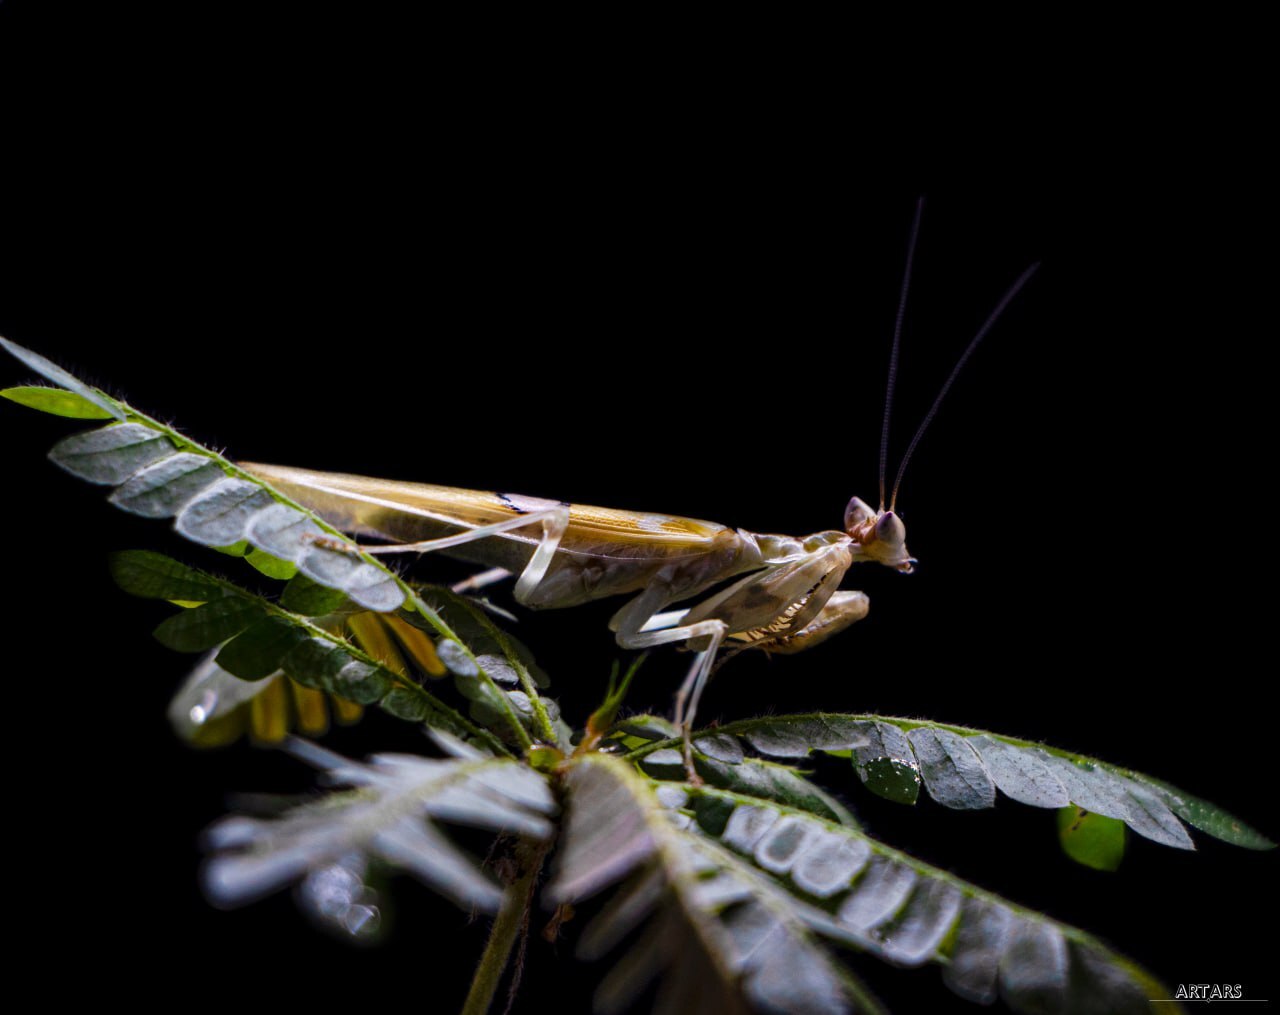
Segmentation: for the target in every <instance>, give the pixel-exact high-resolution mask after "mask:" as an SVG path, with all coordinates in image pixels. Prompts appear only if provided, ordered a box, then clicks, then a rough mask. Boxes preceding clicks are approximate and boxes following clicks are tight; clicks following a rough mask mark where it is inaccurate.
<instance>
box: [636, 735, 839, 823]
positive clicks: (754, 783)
mask: <svg viewBox="0 0 1280 1015" xmlns="http://www.w3.org/2000/svg"><path fill="white" fill-rule="evenodd" d="M710 739H711V738H704V739H702V740H699V741H698V746H699V748H702V747H704V746H705V745H706V744H707V743H708V741H709V740H710ZM729 758H732V754H729ZM693 765H694V770H695V771H696V772H697V773H698V775H699V776H700V777H701V778H703V779H705V780H706V781H707V782H708V783H709V784H710V785H712V786H718V787H719V788H721V789H727V790H731V791H732V792H735V793H743V794H747V795H749V796H754V797H759V798H761V799H765V800H776V801H778V802H779V803H782V804H786V805H787V806H789V807H796V808H798V809H800V810H805V811H811V812H812V813H814V814H819V815H821V816H822V817H824V818H829V819H830V820H832V821H839V822H841V823H842V824H850V825H855V826H856V825H857V822H856V821H855V820H854V818H853V815H852V814H850V813H849V811H848V809H847V808H845V807H844V806H843V805H842V804H841V803H840V802H839V801H838V800H836V799H835V798H834V797H833V796H831V795H830V794H829V793H827V792H825V791H824V790H822V789H821V788H820V787H818V786H816V785H814V784H813V783H812V782H810V781H809V780H808V779H806V778H804V777H803V776H802V775H801V774H800V773H799V772H797V771H796V770H795V769H793V768H788V767H787V766H785V765H778V764H775V763H773V762H769V761H760V760H759V759H757V758H744V757H743V756H742V755H741V754H738V756H737V760H736V761H734V760H721V759H718V758H713V757H709V756H708V755H706V754H704V753H702V752H701V751H696V752H694V756H693ZM641 766H642V767H643V768H644V770H645V771H646V772H647V773H648V774H650V775H652V776H654V778H657V779H662V780H676V781H683V780H684V778H685V769H684V756H683V755H682V754H681V752H680V751H678V750H676V749H674V748H669V749H667V750H663V751H656V752H654V753H653V754H650V755H647V756H646V757H645V758H644V759H643V760H642V761H641Z"/></svg>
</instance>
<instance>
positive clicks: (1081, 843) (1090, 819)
mask: <svg viewBox="0 0 1280 1015" xmlns="http://www.w3.org/2000/svg"><path fill="white" fill-rule="evenodd" d="M1058 840H1059V841H1060V842H1061V843H1062V851H1063V852H1064V853H1066V854H1067V856H1069V857H1071V859H1072V860H1074V861H1075V862H1076V863H1082V864H1084V865H1085V866H1086V867H1092V868H1093V869H1094V870H1100V871H1113V870H1116V869H1117V868H1119V866H1120V861H1121V860H1123V859H1124V847H1125V827H1124V822H1123V821H1117V820H1116V819H1115V818H1104V817H1103V816H1102V815H1101V814H1094V813H1093V812H1092V811H1086V810H1083V809H1082V808H1079V807H1062V808H1060V809H1059V810H1058Z"/></svg>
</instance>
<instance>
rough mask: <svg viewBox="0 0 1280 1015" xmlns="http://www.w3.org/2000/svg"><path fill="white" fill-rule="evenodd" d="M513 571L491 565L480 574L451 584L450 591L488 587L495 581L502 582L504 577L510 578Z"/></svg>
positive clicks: (472, 590) (465, 590) (474, 590)
mask: <svg viewBox="0 0 1280 1015" xmlns="http://www.w3.org/2000/svg"><path fill="white" fill-rule="evenodd" d="M510 577H511V572H510V571H508V570H507V569H506V568H505V567H491V568H489V570H488V571H481V572H480V573H479V574H473V575H472V576H471V577H470V578H464V579H463V580H462V581H460V582H456V583H454V584H453V585H450V586H449V591H450V592H476V591H478V590H479V589H483V588H487V587H488V586H490V585H492V584H493V583H494V582H500V581H502V579H503V578H510Z"/></svg>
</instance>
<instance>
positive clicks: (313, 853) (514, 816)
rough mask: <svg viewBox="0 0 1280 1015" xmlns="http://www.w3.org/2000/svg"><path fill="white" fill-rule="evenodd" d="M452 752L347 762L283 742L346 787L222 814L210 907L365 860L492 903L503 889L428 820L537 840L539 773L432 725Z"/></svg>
mask: <svg viewBox="0 0 1280 1015" xmlns="http://www.w3.org/2000/svg"><path fill="white" fill-rule="evenodd" d="M433 736H434V739H435V740H436V743H437V744H438V745H439V746H441V747H442V749H444V750H446V751H447V752H448V753H449V754H450V755H452V757H450V758H448V759H444V760H438V759H432V758H423V757H416V756H410V755H392V754H384V755H376V756H374V757H372V758H370V759H369V761H368V762H367V763H361V762H355V761H348V760H347V759H345V758H342V757H340V756H338V755H335V754H332V753H330V752H328V751H325V750H322V749H321V748H318V747H316V746H314V745H312V744H308V743H306V742H304V741H294V742H291V744H290V747H291V749H292V750H293V752H294V753H295V754H297V755H299V756H300V757H302V758H303V760H306V761H308V762H310V763H312V764H314V765H316V766H317V767H318V768H321V769H322V770H324V771H325V773H326V775H327V777H328V778H329V780H331V781H332V782H334V783H337V784H340V785H345V786H349V787H353V791H352V792H347V793H341V794H336V795H334V796H331V797H329V798H326V799H324V800H321V801H319V802H316V803H308V804H304V805H302V806H300V807H296V808H294V809H293V810H290V811H288V812H286V813H285V814H284V815H283V816H282V817H279V818H276V819H273V820H264V819H259V818H248V817H231V818H227V819H224V820H223V821H222V822H220V823H219V824H217V825H214V826H213V827H212V828H211V829H210V830H209V832H208V835H207V841H208V845H209V847H210V849H211V850H213V851H214V853H215V855H214V856H213V857H212V858H211V859H210V860H209V861H208V862H207V864H206V866H205V870H204V885H205V890H206V892H207V894H208V895H209V897H210V899H211V900H212V901H213V902H214V903H215V904H217V905H219V906H238V905H241V904H243V903H247V902H250V901H253V900H254V899H257V898H260V897H262V896H264V895H267V894H269V893H271V892H274V891H276V890H278V889H280V888H283V887H285V886H286V885H287V884H289V883H291V882H294V881H298V880H300V879H303V878H308V877H313V878H314V877H317V876H321V875H322V874H323V872H332V869H333V868H334V866H335V865H343V866H345V867H346V868H347V869H348V870H351V869H353V868H354V867H358V866H362V865H363V863H364V862H366V861H367V860H369V859H376V860H378V861H380V862H383V863H386V864H389V865H390V866H392V867H394V868H396V869H399V870H403V871H406V872H408V873H409V874H411V875H413V876H414V877H415V878H417V879H418V880H420V881H422V882H423V883H424V884H426V885H428V886H430V887H432V888H433V889H435V890H436V891H438V892H440V893H441V894H443V895H445V896H447V897H448V898H450V899H452V900H453V901H454V902H456V903H457V904H458V905H460V906H462V907H464V908H468V909H478V910H481V911H484V912H490V913H492V912H496V911H497V910H498V907H499V906H500V905H501V903H502V899H503V892H502V889H501V887H499V886H498V885H496V884H495V883H494V882H493V881H492V880H491V879H490V878H489V877H488V876H487V875H486V874H484V873H483V872H482V871H481V870H480V869H479V868H478V866H477V864H476V863H475V862H474V860H472V859H471V858H470V857H468V856H467V855H466V854H464V853H463V852H462V851H461V850H460V849H459V848H458V847H456V846H455V845H453V843H451V842H450V841H449V839H448V838H447V837H446V836H445V835H444V834H443V832H441V831H440V829H439V828H438V827H437V825H436V822H437V821H448V822H452V823H455V824H462V825H468V826H472V827H476V828H485V829H490V830H492V831H495V832H505V833H509V834H512V835H519V836H522V837H524V838H527V839H530V840H534V841H543V840H546V839H547V838H549V837H550V835H551V833H552V825H551V823H550V821H548V818H549V817H550V816H551V815H553V814H554V813H555V811H556V804H555V800H554V799H553V797H552V795H551V790H550V788H549V786H548V785H547V782H546V780H545V778H544V777H543V776H541V775H539V774H538V773H537V772H535V771H533V770H532V769H531V768H529V767H527V766H525V765H523V764H521V763H519V762H517V761H514V760H511V759H503V758H491V757H488V756H486V755H483V754H481V753H479V752H477V751H475V750H473V749H472V748H470V747H467V746H466V745H465V744H463V743H462V742H461V741H458V740H455V739H453V738H451V737H448V736H447V735H445V734H442V733H438V732H436V733H434V734H433Z"/></svg>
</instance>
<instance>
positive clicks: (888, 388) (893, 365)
mask: <svg viewBox="0 0 1280 1015" xmlns="http://www.w3.org/2000/svg"><path fill="white" fill-rule="evenodd" d="M923 215H924V197H923V195H922V196H921V197H920V198H919V199H918V200H917V201H916V217H915V220H914V221H913V222H912V223H911V238H910V239H909V240H907V266H906V267H905V268H904V269H903V271H902V291H901V293H899V295H898V316H897V318H896V319H895V320H894V322H893V346H892V347H891V348H890V350H889V379H888V380H887V381H886V382H885V386H884V421H883V422H882V423H881V424H880V510H881V511H883V510H884V473H885V467H886V466H887V465H888V463H889V410H890V409H892V408H893V385H894V382H895V381H896V380H897V379H898V347H899V345H901V339H902V319H903V317H905V316H906V313H907V290H908V289H910V288H911V265H912V264H913V263H914V261H915V259H916V237H918V236H919V235H920V219H921V217H922V216H923ZM895 489H896V488H895Z"/></svg>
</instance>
